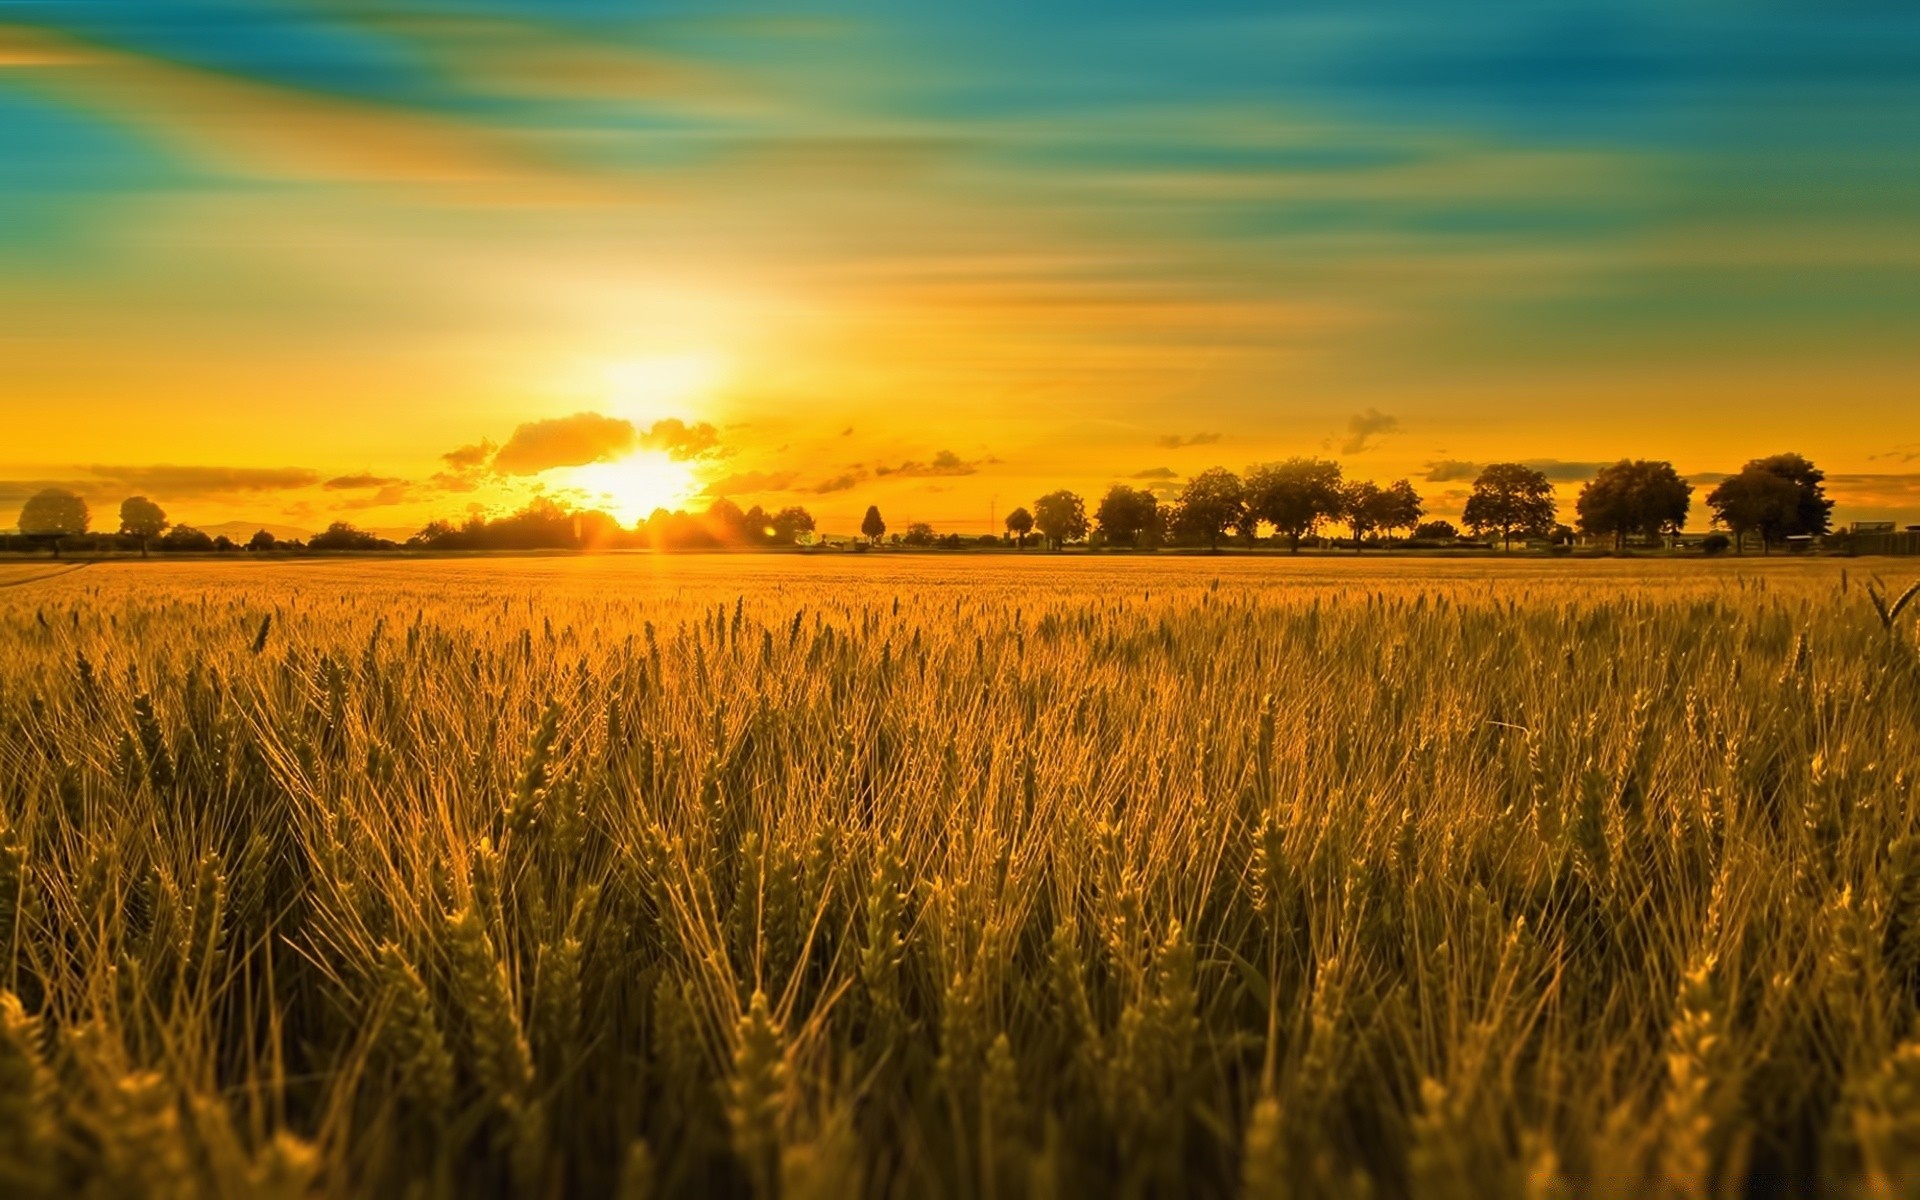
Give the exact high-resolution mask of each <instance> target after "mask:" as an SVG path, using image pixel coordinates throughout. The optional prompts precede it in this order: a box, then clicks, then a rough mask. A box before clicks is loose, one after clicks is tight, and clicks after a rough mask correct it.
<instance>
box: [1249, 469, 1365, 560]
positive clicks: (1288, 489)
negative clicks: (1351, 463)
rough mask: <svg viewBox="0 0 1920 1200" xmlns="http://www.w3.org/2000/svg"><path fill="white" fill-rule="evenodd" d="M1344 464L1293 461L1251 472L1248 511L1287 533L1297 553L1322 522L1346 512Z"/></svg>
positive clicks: (1288, 540)
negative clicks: (1343, 479)
mask: <svg viewBox="0 0 1920 1200" xmlns="http://www.w3.org/2000/svg"><path fill="white" fill-rule="evenodd" d="M1345 498H1346V496H1345V492H1344V491H1343V490H1342V488H1341V483H1340V464H1339V463H1337V462H1334V461H1333V460H1332V459H1326V458H1290V459H1288V460H1287V461H1285V462H1282V463H1266V464H1264V465H1262V466H1257V467H1252V468H1249V469H1248V471H1247V488H1246V501H1247V511H1248V512H1249V513H1250V514H1251V515H1252V516H1253V518H1254V519H1255V520H1260V521H1265V522H1266V523H1267V524H1269V525H1271V526H1273V527H1274V529H1275V530H1277V531H1278V532H1280V533H1281V534H1284V535H1285V536H1286V538H1287V545H1288V548H1289V549H1290V550H1292V552H1293V553H1295V554H1298V553H1299V552H1300V539H1301V538H1303V537H1305V536H1306V535H1308V534H1310V533H1312V532H1313V531H1314V530H1315V529H1316V528H1318V527H1319V524H1320V522H1322V521H1328V520H1333V519H1335V518H1337V517H1339V516H1340V515H1341V513H1342V512H1344V511H1345V508H1344V503H1345Z"/></svg>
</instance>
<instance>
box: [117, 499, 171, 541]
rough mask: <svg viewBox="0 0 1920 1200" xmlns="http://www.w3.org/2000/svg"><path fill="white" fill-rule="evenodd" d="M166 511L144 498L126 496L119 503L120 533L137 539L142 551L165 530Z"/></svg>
mask: <svg viewBox="0 0 1920 1200" xmlns="http://www.w3.org/2000/svg"><path fill="white" fill-rule="evenodd" d="M167 524H168V522H167V514H166V510H165V509H162V508H161V507H160V506H159V505H158V504H155V503H154V502H153V501H151V500H149V499H147V498H146V497H145V496H128V497H127V498H126V499H125V500H122V501H121V502H120V532H121V533H123V534H125V535H126V536H128V537H131V538H137V539H139V541H140V543H141V547H142V549H144V548H145V545H146V543H147V542H149V541H151V540H152V539H154V538H157V537H159V536H160V535H161V534H162V533H163V532H165V531H166V528H167Z"/></svg>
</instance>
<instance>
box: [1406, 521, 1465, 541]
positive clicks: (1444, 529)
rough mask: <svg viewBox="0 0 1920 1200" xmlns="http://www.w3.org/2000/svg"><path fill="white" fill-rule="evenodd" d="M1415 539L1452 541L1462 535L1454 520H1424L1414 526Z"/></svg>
mask: <svg viewBox="0 0 1920 1200" xmlns="http://www.w3.org/2000/svg"><path fill="white" fill-rule="evenodd" d="M1413 536H1414V540H1416V541H1422V542H1450V541H1452V540H1453V539H1454V538H1457V537H1459V536H1460V531H1459V530H1458V529H1455V528H1454V527H1453V522H1452V521H1422V522H1421V523H1420V524H1418V525H1416V526H1414V530H1413Z"/></svg>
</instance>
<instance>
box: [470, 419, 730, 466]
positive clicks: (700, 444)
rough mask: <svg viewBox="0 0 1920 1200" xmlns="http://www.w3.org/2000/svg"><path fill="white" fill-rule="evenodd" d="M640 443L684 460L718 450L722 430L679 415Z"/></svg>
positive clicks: (645, 435)
mask: <svg viewBox="0 0 1920 1200" xmlns="http://www.w3.org/2000/svg"><path fill="white" fill-rule="evenodd" d="M603 419H605V418H603ZM629 428H631V427H630V426H629ZM640 445H641V446H643V447H645V448H646V449H648V450H664V451H666V454H667V457H668V458H671V459H673V460H674V461H676V462H684V461H686V460H687V459H689V458H697V457H699V456H700V455H702V454H708V453H711V452H713V451H715V450H717V449H718V448H719V446H720V431H719V430H718V429H715V428H714V427H713V426H711V425H709V424H707V423H706V422H705V421H700V422H698V423H696V424H693V425H689V424H687V423H686V422H685V421H682V420H681V419H680V418H678V417H668V418H667V419H666V420H664V421H655V422H654V423H653V425H652V427H650V428H649V429H648V430H647V431H646V432H645V433H643V434H641V435H640ZM502 453H504V451H503V452H502Z"/></svg>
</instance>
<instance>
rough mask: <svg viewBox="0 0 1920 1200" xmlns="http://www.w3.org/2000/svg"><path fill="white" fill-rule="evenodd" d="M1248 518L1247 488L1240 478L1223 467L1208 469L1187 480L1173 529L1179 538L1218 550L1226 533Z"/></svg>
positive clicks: (1174, 516)
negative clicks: (1192, 539)
mask: <svg viewBox="0 0 1920 1200" xmlns="http://www.w3.org/2000/svg"><path fill="white" fill-rule="evenodd" d="M1246 515H1247V489H1246V487H1245V485H1244V484H1242V483H1241V482H1240V477H1239V476H1238V475H1235V474H1234V473H1233V472H1232V471H1229V470H1227V469H1226V468H1225V467H1208V468H1207V469H1206V470H1204V471H1202V472H1200V473H1199V474H1198V475H1195V476H1194V477H1193V478H1192V479H1189V480H1187V486H1186V487H1185V488H1183V489H1182V490H1181V492H1180V500H1179V502H1178V505H1177V506H1176V507H1175V509H1174V514H1173V527H1174V528H1175V529H1176V530H1178V531H1179V532H1180V533H1181V534H1182V535H1184V536H1186V537H1191V538H1198V539H1200V540H1202V541H1204V542H1206V543H1207V549H1208V550H1214V551H1217V550H1219V549H1220V540H1221V539H1222V538H1224V537H1226V536H1227V530H1229V529H1232V528H1234V527H1235V526H1238V525H1240V524H1241V523H1242V522H1243V521H1245V520H1246Z"/></svg>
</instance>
